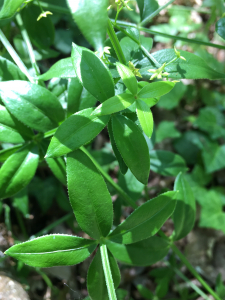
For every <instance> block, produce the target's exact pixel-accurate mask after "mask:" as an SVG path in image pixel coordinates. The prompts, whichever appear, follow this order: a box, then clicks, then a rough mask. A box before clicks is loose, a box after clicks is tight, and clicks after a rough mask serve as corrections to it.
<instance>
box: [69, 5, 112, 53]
mask: <svg viewBox="0 0 225 300" xmlns="http://www.w3.org/2000/svg"><path fill="white" fill-rule="evenodd" d="M67 3H68V6H69V8H70V11H71V13H72V16H73V18H74V20H75V22H76V23H77V25H78V27H79V29H80V30H81V32H82V33H83V35H84V36H85V38H86V39H87V40H88V42H89V43H90V44H91V45H92V46H93V47H94V48H95V50H102V49H103V44H104V41H105V37H106V30H107V21H108V15H107V7H108V6H109V3H108V1H107V0H94V1H89V0H79V1H73V0H67Z"/></svg>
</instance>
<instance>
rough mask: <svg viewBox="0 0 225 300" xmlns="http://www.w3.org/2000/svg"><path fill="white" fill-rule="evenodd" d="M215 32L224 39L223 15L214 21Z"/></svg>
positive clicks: (224, 25)
mask: <svg viewBox="0 0 225 300" xmlns="http://www.w3.org/2000/svg"><path fill="white" fill-rule="evenodd" d="M216 32H217V33H218V34H219V36H220V37H221V38H223V39H224V40H225V17H223V18H221V19H219V21H217V23H216Z"/></svg>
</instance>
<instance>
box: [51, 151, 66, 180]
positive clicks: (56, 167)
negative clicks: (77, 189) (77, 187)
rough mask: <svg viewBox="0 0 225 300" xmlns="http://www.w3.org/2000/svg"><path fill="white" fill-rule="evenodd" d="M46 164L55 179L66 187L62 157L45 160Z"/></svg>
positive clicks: (64, 165)
mask: <svg viewBox="0 0 225 300" xmlns="http://www.w3.org/2000/svg"><path fill="white" fill-rule="evenodd" d="M46 162H47V164H48V166H49V168H50V169H51V171H52V173H53V174H54V175H55V177H56V178H57V179H58V180H59V181H60V182H61V183H62V184H64V185H66V164H65V161H64V159H63V158H62V157H57V158H46Z"/></svg>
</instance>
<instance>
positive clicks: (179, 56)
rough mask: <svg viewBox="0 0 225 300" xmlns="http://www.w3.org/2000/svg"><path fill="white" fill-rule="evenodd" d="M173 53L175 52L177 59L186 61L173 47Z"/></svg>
mask: <svg viewBox="0 0 225 300" xmlns="http://www.w3.org/2000/svg"><path fill="white" fill-rule="evenodd" d="M174 51H175V54H176V57H177V58H180V59H183V60H186V58H184V57H183V56H181V55H180V51H178V50H177V49H176V48H175V46H174Z"/></svg>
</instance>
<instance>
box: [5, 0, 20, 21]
mask: <svg viewBox="0 0 225 300" xmlns="http://www.w3.org/2000/svg"><path fill="white" fill-rule="evenodd" d="M23 2H24V0H13V1H12V0H4V4H3V7H2V9H1V11H0V19H1V20H2V19H8V18H11V17H13V16H14V14H15V13H16V12H17V9H18V8H19V7H20V6H21V4H23Z"/></svg>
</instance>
